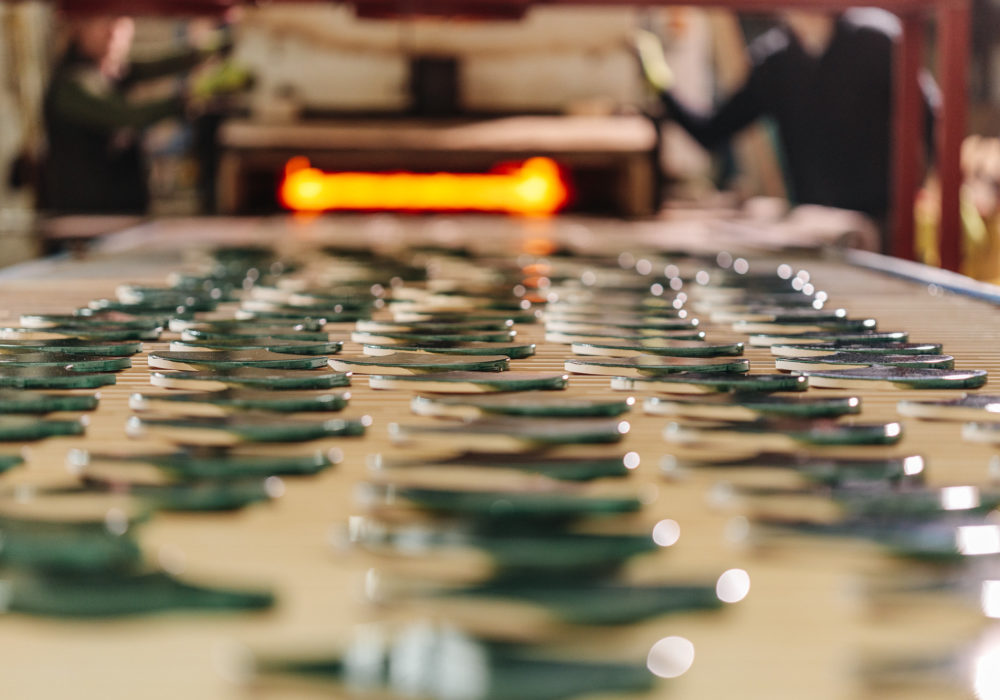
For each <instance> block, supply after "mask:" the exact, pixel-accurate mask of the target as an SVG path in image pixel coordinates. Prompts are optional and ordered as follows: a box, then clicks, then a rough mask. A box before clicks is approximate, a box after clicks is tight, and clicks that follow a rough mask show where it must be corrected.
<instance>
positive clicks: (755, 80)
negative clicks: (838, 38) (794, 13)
mask: <svg viewBox="0 0 1000 700" xmlns="http://www.w3.org/2000/svg"><path fill="white" fill-rule="evenodd" d="M787 46H788V38H787V35H786V34H784V33H782V32H779V31H774V30H772V31H771V32H768V33H767V34H765V35H763V36H761V37H760V38H758V39H757V40H756V41H755V42H754V43H753V44H752V45H751V46H750V58H751V66H752V67H751V69H750V73H749V75H748V76H747V79H746V82H744V83H743V85H742V86H740V88H739V89H738V90H737V91H736V92H735V93H733V94H732V95H730V96H729V97H727V98H726V99H725V100H724V101H723V102H722V104H721V105H719V106H718V107H717V108H716V109H715V110H714V111H713V112H711V113H709V114H701V113H699V112H697V111H695V110H692V109H689V108H688V107H687V106H685V105H684V104H683V103H682V102H680V101H679V100H678V99H677V98H676V97H675V96H674V95H673V93H671V92H670V91H664V92H661V93H660V99H661V100H662V101H663V104H664V106H665V107H666V110H667V114H668V116H669V117H670V118H672V119H673V120H674V121H675V122H677V124H678V125H680V126H681V127H682V128H683V129H684V130H685V131H687V132H688V133H689V134H690V135H691V136H692V137H693V138H694V139H695V140H696V141H697V142H698V143H700V144H701V145H702V146H704V147H705V148H708V149H712V148H715V147H717V146H719V145H721V144H723V143H725V142H726V141H728V140H729V139H730V138H732V137H733V136H734V135H735V134H736V133H737V132H739V131H741V130H742V129H744V128H746V127H747V126H749V125H750V124H752V123H753V122H754V121H756V120H757V119H759V118H760V117H762V116H764V114H765V113H766V112H767V111H768V108H769V105H770V104H772V103H773V97H772V96H771V91H772V88H773V86H774V84H775V83H776V82H780V77H779V74H780V71H781V67H780V63H781V55H782V53H783V52H784V51H785V50H786V48H787Z"/></svg>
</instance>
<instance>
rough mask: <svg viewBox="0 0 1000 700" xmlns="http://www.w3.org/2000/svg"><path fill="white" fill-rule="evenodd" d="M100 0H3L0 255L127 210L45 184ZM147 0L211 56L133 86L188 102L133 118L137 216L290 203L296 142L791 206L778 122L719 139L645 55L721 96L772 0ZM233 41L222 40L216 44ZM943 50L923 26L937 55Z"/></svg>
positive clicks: (607, 211) (990, 61)
mask: <svg viewBox="0 0 1000 700" xmlns="http://www.w3.org/2000/svg"><path fill="white" fill-rule="evenodd" d="M105 5H106V8H105V7H104V6H103V5H101V3H75V4H74V3H72V2H63V3H62V4H61V5H60V4H59V3H53V2H36V1H34V0H32V1H24V2H3V3H0V76H2V81H0V124H3V129H2V130H0V173H2V174H3V177H2V178H0V230H2V231H3V235H4V236H5V241H6V242H5V244H4V245H3V246H2V250H3V253H2V256H3V258H4V259H3V260H0V262H3V263H10V262H13V261H16V260H17V259H23V258H26V257H31V256H34V255H37V254H39V253H41V252H47V251H50V250H54V249H58V248H60V247H63V246H64V245H66V243H67V242H69V243H73V242H78V241H79V240H85V239H86V238H87V237H89V236H90V235H93V234H94V233H100V232H102V231H104V230H105V229H108V228H114V227H117V226H120V225H121V224H123V223H125V220H106V219H101V220H96V219H94V218H93V217H88V218H89V220H88V221H86V222H83V221H80V220H78V219H69V220H67V219H66V218H65V217H50V216H47V215H48V214H56V213H59V214H71V213H76V212H73V211H58V210H59V207H58V206H49V205H47V203H46V202H45V201H44V198H42V197H40V195H39V189H40V184H39V183H40V180H41V179H42V176H41V175H40V174H39V168H41V167H42V166H44V163H45V160H46V156H47V149H50V148H52V144H51V143H49V139H47V134H46V128H45V123H46V122H45V119H44V118H43V112H44V103H45V96H46V91H47V89H48V87H47V86H48V85H49V84H50V81H51V79H52V76H53V72H54V70H55V67H56V66H57V65H58V61H59V60H60V55H61V52H62V51H64V50H65V47H66V45H67V41H68V39H67V37H70V36H72V35H73V32H74V31H75V29H74V24H75V23H79V22H80V21H81V17H86V16H88V15H92V14H94V13H95V8H99V11H98V12H97V13H98V14H101V13H105V12H107V13H113V14H118V13H120V12H121V11H123V10H124V11H127V5H122V6H121V7H118V6H115V5H114V3H105ZM154 5H155V4H154ZM154 5H148V4H144V5H143V8H144V9H143V12H145V13H151V14H144V15H142V16H137V17H135V18H134V20H135V21H134V40H133V43H132V46H131V52H130V60H135V61H141V60H143V59H145V58H151V57H158V56H163V55H165V54H168V53H170V52H177V51H181V50H185V49H189V48H190V47H197V48H198V50H202V51H204V57H205V60H204V61H202V62H201V63H200V64H199V65H197V66H195V67H193V68H192V69H191V71H190V72H189V73H186V74H184V75H182V76H178V75H169V76H166V77H163V78H161V79H159V80H152V81H143V82H142V83H141V84H137V85H135V86H134V87H133V86H131V85H130V86H129V89H128V99H129V100H139V101H141V100H147V101H148V100H153V99H166V98H168V97H170V96H179V97H180V98H181V99H182V100H183V103H184V107H183V109H182V110H180V111H178V113H177V114H175V115H169V116H167V117H165V118H162V119H156V120H151V121H150V122H149V123H143V124H142V125H141V126H142V128H141V129H140V130H138V132H137V136H135V138H139V139H141V149H142V153H143V156H142V157H143V164H144V170H143V172H144V175H143V178H144V179H147V180H148V182H147V187H148V195H149V201H148V206H146V207H144V209H145V210H144V211H141V212H130V213H135V214H137V215H141V216H147V215H152V216H187V215H200V214H258V215H259V214H272V213H277V212H280V211H283V210H284V209H285V208H286V207H287V206H288V201H287V198H286V197H284V196H283V195H282V194H281V193H280V189H281V186H282V182H283V181H284V179H285V178H286V176H287V175H288V173H289V172H290V171H289V169H288V163H289V161H292V159H294V158H296V157H305V158H306V159H307V161H308V163H309V164H310V165H312V166H314V167H315V168H317V169H319V170H320V171H327V172H330V171H351V172H354V171H357V172H397V171H406V172H417V173H433V172H445V171H446V172H453V173H484V172H490V171H492V170H495V169H496V168H498V167H500V168H501V169H502V168H503V167H504V164H509V163H514V164H517V163H522V162H523V161H524V160H525V159H527V158H530V157H533V156H548V157H551V158H552V159H553V160H554V161H555V163H556V164H557V166H558V168H559V170H560V176H561V178H562V180H563V182H564V183H565V184H566V185H567V187H568V188H569V190H568V191H569V195H568V199H567V201H566V204H565V207H566V208H567V209H568V210H569V211H574V212H578V213H584V214H601V215H612V216H620V217H626V218H637V217H649V216H656V215H658V214H659V213H661V212H662V211H663V208H664V206H665V203H668V205H669V206H678V205H681V206H683V205H686V204H694V205H697V206H706V205H707V206H732V205H741V204H743V203H745V202H747V201H760V200H755V199H753V198H756V197H768V198H775V199H773V200H765V201H768V202H771V204H769V205H768V206H772V205H773V206H777V207H778V208H779V210H780V209H781V207H782V204H781V202H782V201H783V198H785V197H787V196H788V194H789V193H788V188H787V177H786V175H785V173H784V170H783V168H784V169H787V168H785V165H784V164H783V163H782V158H781V156H779V155H778V154H777V153H776V151H775V147H774V146H775V143H776V139H777V136H776V133H775V129H774V125H773V124H769V123H768V121H767V120H764V121H763V122H760V123H757V124H755V125H754V126H753V127H752V128H750V129H748V130H746V131H744V132H741V133H740V134H739V136H738V137H737V138H735V139H734V140H732V141H731V142H728V143H727V144H726V145H725V147H722V148H717V149H713V150H712V151H711V152H709V151H706V150H705V149H704V148H702V147H701V146H699V145H698V144H697V143H696V142H695V141H694V140H693V139H692V138H691V137H690V136H688V135H687V134H686V133H685V132H684V131H683V130H682V129H680V128H679V127H678V126H677V125H676V124H674V123H673V122H672V121H671V120H669V119H666V120H665V119H661V118H660V117H661V116H662V112H663V107H662V105H661V104H660V103H659V100H657V99H656V96H655V94H654V93H653V91H651V89H650V87H649V85H648V81H647V80H645V79H644V78H643V73H642V71H641V70H640V66H639V61H638V60H637V55H636V42H635V38H636V32H637V30H647V31H648V32H649V33H651V34H652V35H654V36H655V37H656V38H657V39H658V40H659V42H660V44H661V46H662V50H663V54H664V56H665V58H666V62H667V64H668V65H669V66H670V68H671V69H672V73H673V79H674V83H673V91H672V92H673V94H674V95H675V96H677V97H678V98H680V99H681V100H683V102H684V104H685V105H687V106H689V107H691V108H693V109H700V110H707V109H709V108H710V107H711V106H712V105H713V104H714V103H716V102H717V101H718V98H719V96H720V95H726V94H729V93H731V92H733V90H735V89H736V88H737V87H738V86H740V85H741V83H743V81H744V80H745V79H746V77H747V74H748V71H749V69H750V57H749V55H748V52H747V46H748V45H749V44H750V43H751V42H753V40H754V39H756V38H758V37H760V36H761V35H762V34H764V33H765V32H766V31H767V30H768V29H770V28H772V27H773V26H775V24H776V22H777V19H776V18H775V17H774V16H771V15H768V14H762V13H758V14H751V15H737V14H735V13H733V12H730V11H728V10H720V9H695V8H690V7H663V8H653V9H650V8H642V9H640V8H633V7H628V6H622V5H617V6H610V5H609V6H606V7H604V6H546V5H535V4H532V3H527V2H493V3H489V2H486V3H466V4H464V6H463V5H462V4H461V3H459V4H458V5H456V6H457V7H458V6H462V9H461V10H460V11H458V12H455V13H450V14H444V15H426V14H423V13H421V12H420V7H419V6H420V3H415V4H413V8H414V10H415V11H414V12H406V13H400V12H398V11H397V10H398V7H399V4H398V3H378V2H364V3H359V4H351V3H333V2H329V3H328V2H311V3H296V2H280V3H266V4H261V5H260V6H254V5H245V6H239V7H236V8H229V9H227V8H226V7H225V5H226V4H225V3H218V2H205V3H198V2H186V3H180V2H177V3H169V2H167V3H162V12H159V11H158V10H157V9H156V8H154ZM157 7H158V6H157ZM469 8H473V9H474V10H475V11H474V12H471V13H470V12H469ZM81 10H82V11H81ZM192 10H193V11H192ZM998 27H1000V3H997V2H996V1H995V0H976V2H974V3H973V22H972V41H971V44H970V46H969V47H968V50H969V54H970V56H969V60H970V63H969V69H970V75H969V90H968V100H969V119H968V133H969V135H970V138H969V139H968V140H967V141H966V143H965V147H964V150H963V154H962V158H963V173H964V178H965V183H966V187H965V190H964V193H963V204H964V209H963V228H964V229H965V234H964V235H965V236H966V238H967V239H969V240H968V242H967V246H966V248H967V249H968V250H973V249H974V251H975V254H974V255H967V258H968V259H967V260H966V263H965V266H964V271H965V272H967V273H969V274H971V275H973V276H976V277H978V278H980V279H987V280H995V279H997V277H998V275H1000V245H997V244H996V240H997V238H998V233H997V228H998V226H1000V224H998V222H997V218H998V217H997V209H998V203H997V187H998V185H997V183H998V181H1000V142H998V141H997V140H996V139H995V138H994V136H995V135H997V134H998V133H1000V32H997V31H995V30H996V29H997V28H998ZM220 36H221V37H222V39H220V38H219V37H220ZM220 41H221V42H222V43H224V44H225V47H224V50H222V51H215V50H214V48H213V45H215V46H218V45H219V43H220ZM205 47H209V48H205ZM935 52H936V47H935V44H934V35H933V32H928V37H927V49H926V51H925V55H926V61H927V63H928V66H932V65H933V60H934V56H935ZM294 162H295V163H298V165H297V166H296V167H304V165H305V162H306V161H301V160H298V161H294ZM936 197H937V194H936V186H935V181H934V177H933V169H931V171H930V174H929V177H928V179H927V180H926V182H925V185H924V188H923V190H922V194H921V197H919V198H918V201H917V205H916V206H917V209H916V218H917V244H916V247H917V254H918V257H919V258H921V259H923V260H925V261H928V262H931V263H935V262H937V261H936V246H935V244H934V237H935V235H936V234H935V226H936V217H937V216H938V213H937V205H936V202H937V199H936ZM360 208H362V209H368V208H369V206H368V205H365V206H361V207H360ZM86 213H87V214H95V213H99V212H93V211H88V212H86ZM116 213H118V212H116ZM880 224H884V222H879V221H876V222H875V225H876V227H877V226H878V225H880Z"/></svg>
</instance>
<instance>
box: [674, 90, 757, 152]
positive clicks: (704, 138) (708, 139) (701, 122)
mask: <svg viewBox="0 0 1000 700" xmlns="http://www.w3.org/2000/svg"><path fill="white" fill-rule="evenodd" d="M748 87H749V86H748V85H745V86H743V88H741V89H740V90H739V91H738V92H736V94H734V95H732V96H731V97H730V98H728V99H727V100H726V101H725V102H723V103H722V105H721V106H719V108H718V109H716V110H715V111H714V112H712V113H711V114H701V113H698V112H696V111H694V110H692V109H688V108H687V107H685V106H684V105H683V104H682V103H681V102H680V101H679V100H678V99H677V98H676V97H674V96H673V94H672V93H670V92H664V93H662V94H661V95H660V99H661V100H662V101H663V104H664V106H665V107H666V109H667V114H668V115H669V117H670V118H671V119H672V120H673V121H674V122H676V123H677V124H678V125H679V126H680V127H681V128H683V129H684V131H686V132H688V133H689V134H690V135H691V136H692V137H693V138H694V139H695V140H696V141H697V142H698V143H700V144H701V145H702V146H704V147H705V148H707V149H713V148H715V147H717V146H719V145H721V144H723V143H725V142H726V141H728V140H729V139H730V138H731V137H732V136H733V135H734V134H736V133H737V132H738V131H740V130H742V129H744V128H745V127H747V126H749V125H750V124H752V123H753V122H754V121H755V120H756V119H757V118H759V117H760V116H761V114H762V113H763V110H762V108H761V105H760V101H759V100H758V98H757V96H756V95H755V94H754V92H753V91H752V90H750V89H748Z"/></svg>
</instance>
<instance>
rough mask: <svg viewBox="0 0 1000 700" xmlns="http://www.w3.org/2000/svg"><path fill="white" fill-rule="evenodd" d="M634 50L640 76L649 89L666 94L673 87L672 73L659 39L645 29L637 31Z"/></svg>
mask: <svg viewBox="0 0 1000 700" xmlns="http://www.w3.org/2000/svg"><path fill="white" fill-rule="evenodd" d="M633 40H634V43H635V50H636V53H637V54H638V55H639V65H641V66H642V75H643V77H644V78H645V79H646V82H647V83H648V84H649V86H650V87H651V88H653V89H654V90H656V91H657V92H666V91H667V90H669V89H670V88H672V87H673V86H674V72H673V71H672V70H670V66H669V65H667V59H666V57H665V56H664V55H663V44H661V43H660V38H659V37H658V36H656V34H654V33H653V32H651V31H649V30H647V29H637V30H636V32H635V36H634V39H633Z"/></svg>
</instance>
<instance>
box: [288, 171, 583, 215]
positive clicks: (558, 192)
mask: <svg viewBox="0 0 1000 700" xmlns="http://www.w3.org/2000/svg"><path fill="white" fill-rule="evenodd" d="M280 197H281V203H282V204H283V205H284V206H286V207H287V208H289V209H291V210H293V211H310V212H319V211H332V210H337V209H353V210H358V209H360V210H396V211H488V212H502V213H508V214H522V215H529V216H540V215H545V214H553V213H555V212H557V211H559V210H560V209H561V208H562V207H564V206H565V205H566V202H567V201H568V200H569V188H568V186H567V184H566V182H565V181H564V180H563V177H562V173H561V172H560V171H559V166H557V165H556V164H555V162H553V161H552V160H550V159H549V158H530V159H528V160H526V161H524V163H522V164H521V165H520V166H518V167H516V168H514V169H511V170H505V171H499V170H498V171H494V172H490V173H486V174H479V173H476V174H469V173H426V174H424V173H346V172H345V173H324V172H322V171H321V170H317V169H316V168H313V167H311V166H310V165H309V161H308V160H307V159H305V158H302V157H298V158H292V159H291V160H290V161H288V163H287V165H286V166H285V179H284V181H283V182H282V183H281V189H280Z"/></svg>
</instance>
